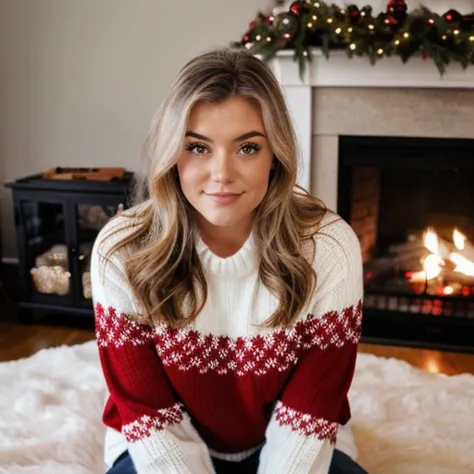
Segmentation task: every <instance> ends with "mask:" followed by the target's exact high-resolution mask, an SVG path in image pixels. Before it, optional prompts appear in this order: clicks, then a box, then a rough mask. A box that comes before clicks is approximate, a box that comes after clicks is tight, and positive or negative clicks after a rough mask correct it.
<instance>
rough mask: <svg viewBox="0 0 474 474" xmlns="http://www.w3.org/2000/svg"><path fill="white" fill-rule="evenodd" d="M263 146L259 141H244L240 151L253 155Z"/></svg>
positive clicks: (243, 153)
mask: <svg viewBox="0 0 474 474" xmlns="http://www.w3.org/2000/svg"><path fill="white" fill-rule="evenodd" d="M261 149H262V147H261V146H260V145H258V144H257V143H244V144H243V145H242V146H241V147H240V152H241V153H242V155H253V154H254V153H256V152H257V151H260V150H261Z"/></svg>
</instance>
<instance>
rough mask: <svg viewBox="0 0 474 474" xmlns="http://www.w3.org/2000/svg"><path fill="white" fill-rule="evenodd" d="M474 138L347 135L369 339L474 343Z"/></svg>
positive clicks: (465, 346)
mask: <svg viewBox="0 0 474 474" xmlns="http://www.w3.org/2000/svg"><path fill="white" fill-rule="evenodd" d="M473 183H474V140H454V139H423V138H394V137H342V138H341V140H340V154H339V192H338V210H339V213H340V214H341V215H342V217H344V218H345V219H346V220H347V221H348V222H349V223H350V224H351V226H352V227H353V229H354V230H355V232H356V234H357V235H358V237H359V240H360V242H361V247H362V253H363V260H364V286H365V295H366V297H365V303H364V310H365V323H364V328H363V336H364V339H365V340H367V341H376V342H382V343H384V342H386V343H399V344H406V345H413V346H427V347H436V348H444V349H452V350H462V351H474V184H473Z"/></svg>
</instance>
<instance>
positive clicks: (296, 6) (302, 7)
mask: <svg viewBox="0 0 474 474" xmlns="http://www.w3.org/2000/svg"><path fill="white" fill-rule="evenodd" d="M290 11H291V13H293V14H294V15H297V16H299V15H304V14H305V13H309V12H310V11H311V5H310V4H309V3H308V2H306V1H305V0H296V2H293V3H292V4H291V6H290Z"/></svg>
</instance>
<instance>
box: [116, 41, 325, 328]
mask: <svg viewBox="0 0 474 474" xmlns="http://www.w3.org/2000/svg"><path fill="white" fill-rule="evenodd" d="M233 96H240V97H243V98H246V99H248V100H249V101H251V102H252V103H254V104H256V105H257V106H258V108H259V110H260V112H261V114H262V118H263V123H264V126H265V131H266V135H267V137H268V140H269V143H270V146H271V148H272V150H273V152H274V155H275V166H274V169H273V170H272V171H271V174H270V180H269V188H268V191H267V194H266V195H265V197H264V199H263V201H262V202H261V203H260V205H259V206H258V208H257V210H256V216H255V222H254V224H255V226H254V229H255V241H256V244H257V249H258V251H259V252H260V267H259V276H260V281H261V282H262V283H263V284H264V285H265V286H266V287H267V288H268V289H269V291H270V292H271V293H272V294H273V295H275V296H276V297H277V298H278V300H279V306H278V307H277V309H276V310H275V312H274V313H273V314H271V315H269V318H268V319H267V321H266V322H265V325H266V326H267V327H273V328H275V327H286V326H288V325H290V324H291V323H292V321H293V320H294V319H295V318H296V317H297V315H298V314H299V312H300V311H301V310H302V309H303V307H304V306H305V305H306V303H308V301H309V299H310V298H311V295H312V293H313V292H314V290H315V287H316V275H315V272H314V270H313V267H312V265H311V261H312V257H308V254H307V253H306V252H305V251H304V249H305V248H307V244H310V245H314V239H313V235H314V234H315V233H316V232H317V229H318V224H319V223H320V221H321V219H322V217H323V215H324V213H325V212H326V209H325V207H324V206H323V205H322V203H321V202H320V201H319V200H317V199H315V198H313V197H312V196H311V195H310V194H309V193H307V192H306V191H305V190H303V189H302V188H301V187H299V186H297V185H296V179H297V169H298V166H297V163H298V153H297V146H296V139H295V134H294V130H293V127H292V124H291V119H290V116H289V113H288V110H287V107H286V104H285V100H284V98H283V95H282V92H281V89H280V87H279V84H278V82H277V81H276V79H275V77H274V76H273V74H272V73H271V71H270V70H269V69H268V67H267V66H266V65H265V64H264V63H263V62H262V61H260V60H259V59H257V58H256V57H253V56H251V55H250V54H249V53H247V52H246V51H243V50H233V49H228V48H224V49H218V50H214V51H211V52H207V53H204V54H202V55H200V56H198V57H196V58H194V59H192V60H191V61H190V62H188V63H187V64H186V65H185V66H184V68H183V69H182V70H181V72H180V73H179V75H178V77H177V78H176V80H175V82H174V84H173V85H172V87H171V89H170V91H169V93H168V94H167V96H166V98H165V99H164V101H163V103H162V104H161V106H160V108H159V109H158V111H157V113H156V115H155V117H154V119H153V120H152V123H151V128H150V131H149V134H148V137H147V140H146V145H145V149H144V151H145V156H146V158H147V160H148V168H149V169H148V173H147V179H146V182H145V186H146V194H147V195H148V199H147V200H146V201H145V203H143V204H142V205H140V206H137V207H136V208H134V209H133V210H132V213H131V214H130V216H131V220H130V223H131V225H133V226H134V229H133V232H131V233H128V236H127V237H126V238H124V239H122V240H120V241H119V242H118V243H117V244H116V245H114V246H113V248H112V249H111V252H115V251H117V250H119V249H121V248H124V247H128V248H133V251H132V252H127V253H128V254H129V258H128V261H127V262H126V267H125V268H126V273H127V277H128V279H129V282H130V284H131V287H132V288H133V291H134V292H135V297H136V299H137V301H138V303H139V304H140V306H141V307H142V308H143V310H144V313H143V314H142V315H141V316H140V317H139V319H140V320H141V322H145V323H147V324H150V325H154V324H158V323H160V322H165V323H167V324H169V325H171V326H173V327H183V326H184V325H186V324H188V323H190V322H191V321H193V320H194V319H196V317H197V316H198V314H199V313H200V311H201V310H202V308H203V306H204V305H205V303H206V299H207V283H206V279H205V277H204V272H203V268H202V266H201V263H200V260H199V257H198V255H197V252H196V249H195V237H196V234H195V233H196V232H198V230H197V229H196V226H195V222H194V218H193V209H192V207H191V205H190V204H189V202H188V201H187V200H186V198H185V197H184V195H183V192H182V190H181V187H180V184H179V180H178V174H177V166H176V163H177V160H178V157H179V156H180V154H181V153H182V150H183V147H184V138H185V134H186V131H187V130H186V129H187V121H188V117H189V115H190V112H191V110H192V108H193V107H194V106H195V105H196V104H197V103H201V102H206V103H220V102H223V101H225V100H227V99H229V98H230V97H233ZM310 253H312V254H313V256H314V247H313V249H312V251H311V252H310ZM183 302H186V304H183Z"/></svg>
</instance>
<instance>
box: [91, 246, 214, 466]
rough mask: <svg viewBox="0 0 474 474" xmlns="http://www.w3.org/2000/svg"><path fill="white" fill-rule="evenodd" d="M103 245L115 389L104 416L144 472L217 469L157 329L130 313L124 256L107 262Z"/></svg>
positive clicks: (103, 313)
mask: <svg viewBox="0 0 474 474" xmlns="http://www.w3.org/2000/svg"><path fill="white" fill-rule="evenodd" d="M98 247H99V244H98V243H97V244H96V246H95V247H94V251H93V255H92V262H91V278H92V289H93V300H94V308H95V317H96V335H97V344H98V348H99V355H100V361H101V364H102V369H103V372H104V376H105V380H106V382H107V387H108V390H109V393H110V398H109V401H108V403H107V408H106V412H105V414H104V422H105V423H106V424H108V425H109V426H111V427H112V428H115V429H119V430H121V432H122V434H123V435H124V436H125V438H126V439H127V441H128V450H129V452H130V455H131V457H132V460H133V463H134V465H135V468H136V471H137V473H138V474H145V473H146V474H148V473H160V474H184V473H189V474H191V473H192V474H195V473H197V474H209V473H213V472H214V470H213V468H212V463H211V459H210V456H209V452H208V448H207V446H206V445H205V444H204V442H203V441H202V440H201V439H200V437H199V435H198V433H197V431H196V430H195V429H194V427H193V426H192V424H191V421H190V418H189V416H188V415H187V413H186V411H185V409H184V407H183V406H182V405H181V404H180V403H178V401H177V399H176V397H175V395H174V393H173V390H172V387H171V386H170V384H169V382H168V379H167V376H166V373H165V371H164V368H163V365H162V363H161V361H160V359H159V357H158V355H157V352H156V349H155V347H154V342H153V330H152V329H151V328H149V327H147V326H144V325H140V324H138V323H137V322H136V321H134V320H132V319H131V318H130V315H132V314H134V311H135V307H134V304H133V302H132V300H133V296H132V294H131V289H130V287H129V283H128V281H127V278H126V276H125V273H124V270H123V268H120V262H118V263H117V259H113V258H112V259H111V260H109V261H108V262H107V263H106V262H105V259H104V258H103V256H102V255H101V253H99V250H98ZM109 419H110V420H112V419H113V420H114V423H112V422H110V423H108V421H109ZM117 419H118V420H119V422H118V423H117V422H116V421H115V420H117ZM117 425H118V426H117Z"/></svg>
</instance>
